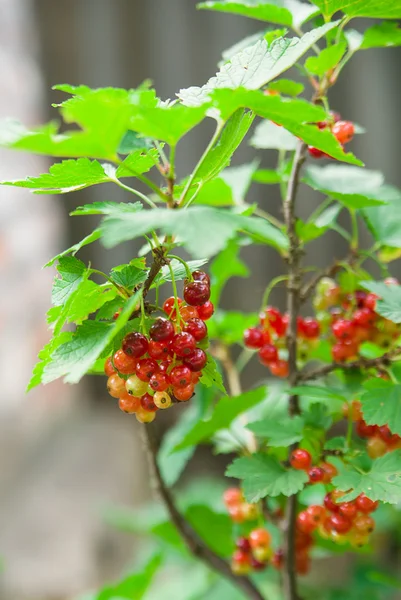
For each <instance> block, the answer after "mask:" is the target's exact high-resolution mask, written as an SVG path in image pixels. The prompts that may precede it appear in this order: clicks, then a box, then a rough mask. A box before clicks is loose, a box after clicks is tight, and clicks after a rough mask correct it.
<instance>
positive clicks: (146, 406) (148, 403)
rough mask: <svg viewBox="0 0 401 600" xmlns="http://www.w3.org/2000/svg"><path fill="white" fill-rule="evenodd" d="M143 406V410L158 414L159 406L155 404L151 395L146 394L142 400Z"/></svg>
mask: <svg viewBox="0 0 401 600" xmlns="http://www.w3.org/2000/svg"><path fill="white" fill-rule="evenodd" d="M141 406H142V408H143V410H147V411H148V412H156V411H157V406H156V404H155V403H154V402H153V397H152V396H151V395H150V394H144V395H143V396H142V398H141Z"/></svg>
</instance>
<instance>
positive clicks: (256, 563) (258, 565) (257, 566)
mask: <svg viewBox="0 0 401 600" xmlns="http://www.w3.org/2000/svg"><path fill="white" fill-rule="evenodd" d="M266 567H267V563H265V562H261V561H260V560H258V559H257V558H255V557H254V556H251V568H252V569H253V570H254V571H264V569H266Z"/></svg>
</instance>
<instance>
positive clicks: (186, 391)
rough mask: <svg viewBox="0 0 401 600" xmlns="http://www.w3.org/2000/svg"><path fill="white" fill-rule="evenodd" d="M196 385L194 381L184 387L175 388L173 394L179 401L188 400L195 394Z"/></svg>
mask: <svg viewBox="0 0 401 600" xmlns="http://www.w3.org/2000/svg"><path fill="white" fill-rule="evenodd" d="M194 390H195V386H194V384H193V383H190V384H188V385H186V386H185V387H183V388H177V387H175V388H173V394H174V396H175V398H176V399H177V400H179V402H186V401H187V400H189V399H190V398H192V396H193V395H194Z"/></svg>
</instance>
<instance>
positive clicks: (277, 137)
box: [249, 121, 298, 150]
mask: <svg viewBox="0 0 401 600" xmlns="http://www.w3.org/2000/svg"><path fill="white" fill-rule="evenodd" d="M297 141H298V140H297V138H296V137H295V135H293V134H292V133H290V132H289V131H287V129H284V127H281V126H279V125H276V124H275V123H273V121H261V123H258V125H257V126H256V127H255V131H254V132H253V136H252V137H251V140H250V142H249V143H250V145H251V146H253V147H254V148H260V149H263V150H269V149H272V150H295V148H296V147H297Z"/></svg>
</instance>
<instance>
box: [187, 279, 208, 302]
mask: <svg viewBox="0 0 401 600" xmlns="http://www.w3.org/2000/svg"><path fill="white" fill-rule="evenodd" d="M209 298H210V287H209V286H208V284H207V283H204V282H203V281H193V282H192V283H188V285H186V286H185V288H184V300H185V302H186V303H187V304H189V306H201V305H202V304H205V302H207V301H208V300H209Z"/></svg>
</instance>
